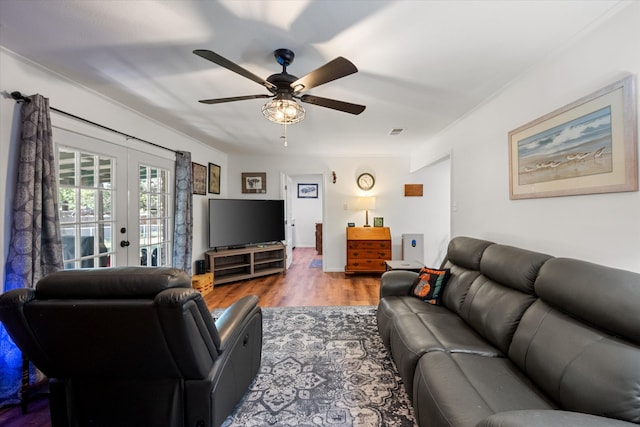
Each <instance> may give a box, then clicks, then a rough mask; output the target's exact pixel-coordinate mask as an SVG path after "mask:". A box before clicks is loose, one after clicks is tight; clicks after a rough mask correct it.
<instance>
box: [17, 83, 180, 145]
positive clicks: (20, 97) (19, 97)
mask: <svg viewBox="0 0 640 427" xmlns="http://www.w3.org/2000/svg"><path fill="white" fill-rule="evenodd" d="M11 97H12V98H13V99H15V100H16V101H17V102H27V103H28V102H31V100H30V99H29V98H27V97H26V96H24V95H23V94H21V93H20V92H18V91H15V92H11ZM49 109H50V110H53V111H55V112H57V113H60V114H64V115H65V116H68V117H71V118H73V119H76V120H80V121H81V122H85V123H89V124H90V125H93V126H97V127H99V128H102V129H104V130H108V131H110V132H113V133H117V134H118V135H122V136H124V137H125V138H127V139H135V140H137V141H140V142H144V143H145V144H149V145H153V146H154V147H158V148H162V149H163V150H167V151H172V152H174V153H180V152H179V151H176V150H172V149H171V148H167V147H163V146H162V145H159V144H156V143H154V142H151V141H147V140H144V139H140V138H138V137H135V136H133V135H129V134H126V133H124V132H120V131H119V130H115V129H113V128H110V127H107V126H104V125H101V124H100V123H96V122H93V121H91V120H88V119H85V118H82V117H79V116H76V115H75V114H71V113H67V112H66V111H62V110H59V109H57V108H55V107H51V106H50V107H49Z"/></svg>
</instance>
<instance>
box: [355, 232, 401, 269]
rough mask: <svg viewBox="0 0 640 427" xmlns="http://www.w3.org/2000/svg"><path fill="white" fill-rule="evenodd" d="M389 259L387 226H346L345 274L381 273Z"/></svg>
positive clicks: (389, 244) (389, 236)
mask: <svg viewBox="0 0 640 427" xmlns="http://www.w3.org/2000/svg"><path fill="white" fill-rule="evenodd" d="M388 259H391V231H390V230H389V227H347V264H346V265H345V267H344V272H345V274H352V273H365V272H366V273H382V272H384V271H385V264H384V262H385V260H388Z"/></svg>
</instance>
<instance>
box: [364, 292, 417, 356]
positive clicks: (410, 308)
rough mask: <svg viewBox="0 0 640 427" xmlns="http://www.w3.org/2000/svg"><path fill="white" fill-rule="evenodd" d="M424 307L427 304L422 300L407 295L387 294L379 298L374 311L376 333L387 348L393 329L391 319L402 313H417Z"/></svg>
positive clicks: (389, 348) (388, 347) (388, 348)
mask: <svg viewBox="0 0 640 427" xmlns="http://www.w3.org/2000/svg"><path fill="white" fill-rule="evenodd" d="M425 307H427V305H426V304H425V303H424V301H421V300H419V299H417V298H411V297H409V296H388V297H385V298H382V299H380V303H379V304H378V310H377V311H376V321H377V324H378V333H379V334H380V338H382V343H383V344H384V346H385V347H386V348H387V350H389V351H390V350H391V347H390V342H389V340H390V336H391V333H392V332H391V331H392V329H393V319H395V317H396V316H399V315H402V314H411V313H418V312H420V311H423V310H424V309H425Z"/></svg>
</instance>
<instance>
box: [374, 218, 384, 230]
mask: <svg viewBox="0 0 640 427" xmlns="http://www.w3.org/2000/svg"><path fill="white" fill-rule="evenodd" d="M373 226H374V227H384V218H383V217H381V216H374V217H373Z"/></svg>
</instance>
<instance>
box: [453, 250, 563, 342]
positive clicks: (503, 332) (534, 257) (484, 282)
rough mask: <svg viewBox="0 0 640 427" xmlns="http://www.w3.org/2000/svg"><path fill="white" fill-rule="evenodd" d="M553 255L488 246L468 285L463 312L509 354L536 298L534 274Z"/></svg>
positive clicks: (489, 338) (464, 317) (462, 313)
mask: <svg viewBox="0 0 640 427" xmlns="http://www.w3.org/2000/svg"><path fill="white" fill-rule="evenodd" d="M550 258H551V257H550V256H549V255H544V254H540V253H538V252H532V251H528V250H525V249H519V248H514V247H511V246H505V245H491V246H489V247H487V249H486V250H485V251H484V253H483V255H482V260H481V261H480V273H481V275H480V276H479V277H478V278H477V279H476V280H474V282H473V283H472V284H471V286H470V287H469V291H468V293H467V296H466V298H465V300H464V302H463V303H462V307H461V310H460V315H461V316H462V318H463V319H465V320H466V321H467V323H469V324H470V325H471V327H473V328H474V329H475V330H476V331H477V332H478V333H479V334H480V335H482V336H483V337H485V338H486V339H487V340H488V341H489V342H491V343H492V344H493V345H495V346H496V347H498V348H499V349H500V350H501V351H502V352H504V353H507V351H508V350H509V344H510V343H511V339H512V337H513V334H514V332H515V330H516V327H517V326H518V322H519V321H520V318H521V317H522V314H523V313H524V311H525V310H526V309H527V308H528V307H529V306H530V305H531V304H532V303H533V302H534V301H535V300H536V296H535V294H534V289H533V283H534V280H535V274H537V271H538V270H539V269H540V267H541V266H542V265H543V264H544V263H545V262H546V261H547V260H548V259H550Z"/></svg>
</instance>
